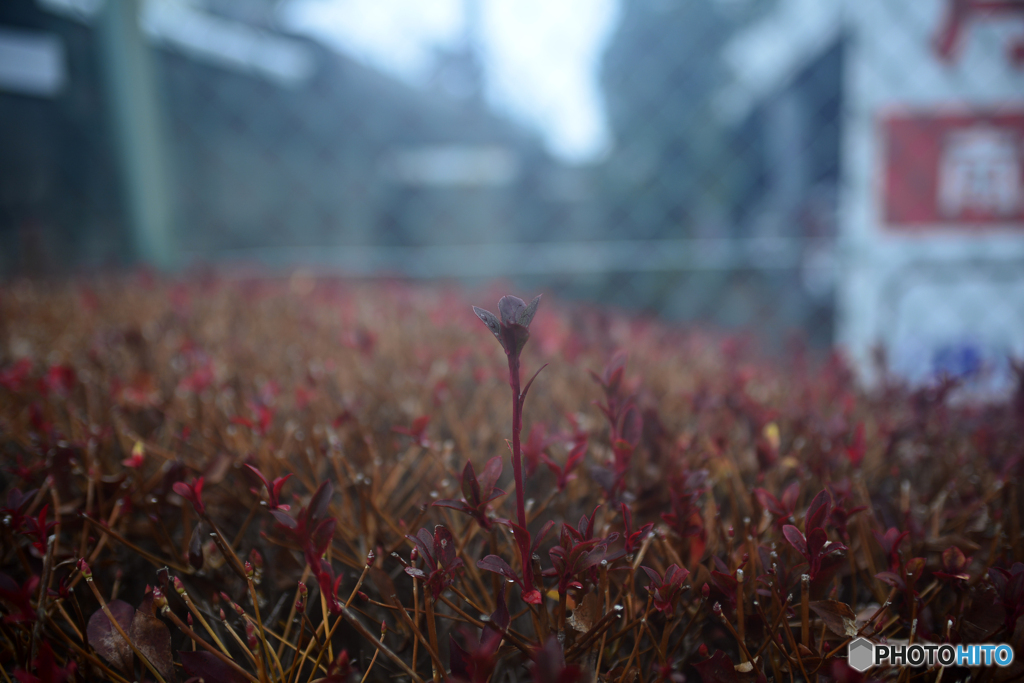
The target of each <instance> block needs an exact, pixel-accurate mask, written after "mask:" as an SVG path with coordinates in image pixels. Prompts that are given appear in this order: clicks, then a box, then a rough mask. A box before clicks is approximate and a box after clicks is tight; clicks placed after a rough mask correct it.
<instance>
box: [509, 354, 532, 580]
mask: <svg viewBox="0 0 1024 683" xmlns="http://www.w3.org/2000/svg"><path fill="white" fill-rule="evenodd" d="M508 381H509V384H511V385H512V474H513V475H514V476H515V481H516V520H517V523H518V524H519V526H521V527H523V528H524V529H525V528H526V505H525V504H524V502H523V462H522V456H521V451H520V446H519V434H520V432H522V431H523V402H522V398H521V396H520V383H519V359H518V358H516V357H515V356H514V355H511V354H510V355H509V356H508ZM522 559H523V571H524V573H525V572H526V562H527V560H528V559H529V558H522Z"/></svg>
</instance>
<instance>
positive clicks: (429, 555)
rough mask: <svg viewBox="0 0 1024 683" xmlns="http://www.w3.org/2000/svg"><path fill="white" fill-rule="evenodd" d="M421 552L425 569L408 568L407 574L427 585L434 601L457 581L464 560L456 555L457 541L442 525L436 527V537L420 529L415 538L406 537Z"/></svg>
mask: <svg viewBox="0 0 1024 683" xmlns="http://www.w3.org/2000/svg"><path fill="white" fill-rule="evenodd" d="M406 538H408V539H409V540H410V541H412V542H413V545H415V546H416V549H417V550H418V551H419V555H420V558H422V560H423V569H419V568H417V567H414V566H407V567H406V568H405V573H406V574H408V575H409V576H412V577H414V578H417V579H421V580H423V581H424V583H426V586H427V588H428V589H429V590H430V594H431V595H432V596H433V598H434V600H437V599H438V597H440V595H441V593H443V592H444V591H445V589H446V588H448V586H450V585H451V584H452V582H453V581H454V580H455V577H456V572H457V571H458V570H459V568H460V567H462V559H461V558H459V557H457V556H456V554H455V539H453V538H452V534H451V532H450V531H448V529H446V528H444V527H443V526H441V525H440V524H438V525H437V526H435V527H434V535H433V536H431V535H430V532H429V531H427V530H426V529H420V530H419V531H418V532H417V533H416V535H415V536H406Z"/></svg>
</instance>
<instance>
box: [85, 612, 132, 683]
mask: <svg viewBox="0 0 1024 683" xmlns="http://www.w3.org/2000/svg"><path fill="white" fill-rule="evenodd" d="M107 608H108V609H109V610H110V613H111V614H112V615H113V617H114V619H116V620H117V623H118V624H119V625H120V626H121V628H122V629H123V630H124V632H125V633H128V629H130V628H131V626H132V617H134V616H135V608H134V607H132V606H131V605H129V604H128V603H127V602H124V601H123V600H111V601H110V602H108V603H107ZM86 636H87V638H88V640H89V645H91V646H92V649H94V650H96V652H98V653H100V655H101V656H102V657H103V659H105V660H107V661H108V662H110V663H111V664H113V665H114V666H116V667H117V668H118V669H121V671H124V672H125V673H130V672H131V670H132V648H131V646H130V645H128V643H127V641H125V639H124V638H122V637H121V634H120V633H118V631H117V629H116V628H114V626H113V624H111V623H110V619H109V618H108V617H107V615H106V613H105V612H104V611H103V609H102V608H100V609H98V610H96V611H95V612H93V613H92V616H91V617H89V624H88V626H87V628H86Z"/></svg>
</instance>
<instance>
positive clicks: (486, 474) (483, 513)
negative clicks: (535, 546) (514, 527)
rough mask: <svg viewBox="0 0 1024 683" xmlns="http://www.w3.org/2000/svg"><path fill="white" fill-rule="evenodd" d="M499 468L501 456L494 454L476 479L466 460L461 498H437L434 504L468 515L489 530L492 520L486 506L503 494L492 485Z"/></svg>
mask: <svg viewBox="0 0 1024 683" xmlns="http://www.w3.org/2000/svg"><path fill="white" fill-rule="evenodd" d="M501 469H502V466H501V458H500V457H499V456H495V457H493V458H491V459H490V460H488V461H487V464H486V465H485V466H484V471H483V472H481V473H480V478H479V480H478V479H477V476H476V472H474V471H473V463H472V462H470V461H468V460H467V461H466V466H465V467H464V468H463V469H462V496H463V497H462V500H438V501H435V502H434V505H436V506H438V507H446V508H451V509H452V510H458V511H459V512H462V513H465V514H467V515H470V516H471V517H472V518H473V519H475V520H476V521H477V524H479V525H480V526H481V527H483V528H484V529H488V530H489V529H490V528H491V524H492V522H491V519H490V517H488V515H487V506H488V504H490V503H491V502H492V501H494V500H496V499H498V498H500V497H501V496H503V495H505V492H504V491H502V490H501V489H499V488H496V487H495V486H494V485H495V484H496V483H497V481H498V478H499V477H501Z"/></svg>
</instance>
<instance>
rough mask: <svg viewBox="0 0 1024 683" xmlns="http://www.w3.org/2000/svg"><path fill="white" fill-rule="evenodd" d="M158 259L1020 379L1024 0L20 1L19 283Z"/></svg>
mask: <svg viewBox="0 0 1024 683" xmlns="http://www.w3.org/2000/svg"><path fill="white" fill-rule="evenodd" d="M140 264H142V265H145V266H148V267H152V268H154V269H157V270H165V271H171V272H175V271H181V270H187V269H189V268H196V267H203V268H206V267H213V268H216V269H219V270H220V271H222V272H232V270H233V269H239V268H252V267H258V268H261V269H264V270H265V271H267V272H281V273H287V272H290V271H291V270H293V269H295V268H303V269H306V270H308V271H310V272H312V273H313V274H324V275H331V276H338V275H341V276H351V277H360V278H380V277H404V278H416V279H427V280H434V279H445V280H455V281H459V282H463V283H467V284H470V285H473V284H479V283H481V282H485V281H489V280H492V279H494V278H501V279H503V280H504V281H506V282H507V283H509V286H510V287H513V288H514V289H515V290H516V291H518V292H520V293H524V294H525V293H532V292H535V291H547V292H553V293H556V294H559V295H561V296H563V297H566V298H570V299H577V300H583V301H592V302H601V303H606V304H612V305H615V306H620V307H624V308H627V309H631V310H637V311H641V312H644V313H650V314H657V315H659V316H662V317H664V318H666V319H669V320H674V321H683V322H686V323H699V324H705V325H709V326H714V327H719V328H724V329H727V330H732V329H744V330H750V331H753V332H754V333H755V334H756V335H758V337H759V339H761V340H762V342H763V343H764V345H765V346H766V347H769V348H772V347H775V348H779V347H781V346H783V345H784V344H785V341H786V340H787V339H789V338H791V336H792V335H793V334H796V335H798V336H800V337H802V338H803V339H805V340H806V341H807V342H808V343H809V344H810V345H811V346H812V347H815V348H820V349H825V348H829V347H831V346H832V345H838V346H840V347H842V348H843V349H844V350H845V352H846V353H847V354H848V355H849V357H850V358H851V360H852V361H853V362H854V364H855V365H856V366H857V367H858V368H859V369H860V370H861V372H862V373H863V374H864V376H865V378H867V379H868V380H869V381H870V378H871V377H872V374H873V373H874V372H876V369H877V362H878V360H879V358H881V357H882V355H883V354H884V358H885V361H886V362H887V363H888V365H889V367H890V368H892V369H894V370H895V371H897V372H899V373H900V374H902V375H904V376H906V377H908V378H910V379H912V380H923V379H927V378H929V377H933V376H935V375H936V374H937V373H951V374H958V375H963V376H968V377H971V378H972V381H973V382H975V384H976V385H977V386H979V387H981V388H983V389H985V390H990V391H1002V390H1005V389H1006V388H1007V387H1009V386H1010V384H1009V383H1010V379H1011V376H1012V370H1011V367H1010V365H1009V362H1008V360H1007V359H1008V358H1010V357H1012V356H1024V0H514V1H513V0H4V2H3V3H2V4H0V278H3V280H0V281H9V280H11V279H12V278H18V277H25V276H27V277H66V276H68V275H73V274H78V273H83V272H84V273H88V272H93V271H104V272H106V271H109V270H111V269H113V270H118V269H123V268H126V267H135V266H138V265H140ZM879 351H882V352H883V353H882V354H880V353H879Z"/></svg>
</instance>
